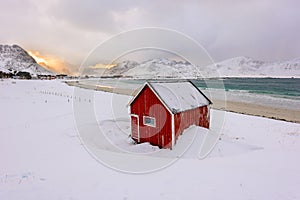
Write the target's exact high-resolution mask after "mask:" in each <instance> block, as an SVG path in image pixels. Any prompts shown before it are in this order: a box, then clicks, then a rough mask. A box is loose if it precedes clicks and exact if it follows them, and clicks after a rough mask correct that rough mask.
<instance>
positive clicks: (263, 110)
mask: <svg viewBox="0 0 300 200" xmlns="http://www.w3.org/2000/svg"><path fill="white" fill-rule="evenodd" d="M65 83H66V84H67V85H69V86H75V87H80V88H84V89H91V90H97V91H104V92H110V93H115V94H121V95H130V96H134V95H135V94H136V93H137V90H132V89H124V88H112V87H109V86H107V87H106V86H93V85H87V84H81V83H78V82H75V81H66V82H65ZM212 102H213V104H212V106H211V108H213V109H217V110H224V111H228V112H234V113H239V114H246V115H252V116H257V117H265V118H270V119H275V120H281V121H287V122H293V123H300V110H291V109H286V108H276V107H272V106H263V105H258V104H253V103H246V102H237V101H226V102H224V101H222V100H218V99H212Z"/></svg>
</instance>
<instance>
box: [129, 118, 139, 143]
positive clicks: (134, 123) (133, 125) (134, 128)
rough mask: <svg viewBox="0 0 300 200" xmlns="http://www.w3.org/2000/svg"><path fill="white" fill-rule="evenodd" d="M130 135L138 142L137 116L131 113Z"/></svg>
mask: <svg viewBox="0 0 300 200" xmlns="http://www.w3.org/2000/svg"><path fill="white" fill-rule="evenodd" d="M131 137H132V138H133V139H136V140H137V141H138V142H140V130H139V116H138V115H133V114H132V115H131Z"/></svg>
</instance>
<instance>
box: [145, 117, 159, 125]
mask: <svg viewBox="0 0 300 200" xmlns="http://www.w3.org/2000/svg"><path fill="white" fill-rule="evenodd" d="M143 122H144V125H146V126H152V127H155V126H156V122H155V118H154V117H149V116H144V117H143Z"/></svg>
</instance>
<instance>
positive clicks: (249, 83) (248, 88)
mask: <svg viewBox="0 0 300 200" xmlns="http://www.w3.org/2000/svg"><path fill="white" fill-rule="evenodd" d="M145 81H146V80H132V79H130V80H124V79H121V80H120V79H102V80H101V81H100V82H98V83H100V84H103V85H110V86H116V85H115V84H117V85H118V87H123V88H131V89H136V88H137V87H138V86H140V85H142V84H143V83H144V82H145ZM192 82H193V83H194V84H195V85H196V86H197V87H199V88H200V89H210V88H212V89H225V90H226V91H230V92H241V91H242V92H246V93H248V94H261V95H266V96H273V97H277V98H285V99H293V100H299V101H300V78H223V79H205V80H199V79H197V80H192Z"/></svg>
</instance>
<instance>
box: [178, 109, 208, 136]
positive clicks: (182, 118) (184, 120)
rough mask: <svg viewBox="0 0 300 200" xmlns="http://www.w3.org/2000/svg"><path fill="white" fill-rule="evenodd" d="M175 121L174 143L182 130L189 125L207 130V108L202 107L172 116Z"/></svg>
mask: <svg viewBox="0 0 300 200" xmlns="http://www.w3.org/2000/svg"><path fill="white" fill-rule="evenodd" d="M174 121H175V142H176V140H177V138H178V136H179V135H180V134H182V132H183V131H184V129H186V128H188V127H190V126H191V125H196V126H201V127H204V128H209V115H208V106H203V107H199V108H195V109H191V110H187V111H183V112H180V113H177V114H175V115H174Z"/></svg>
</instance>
